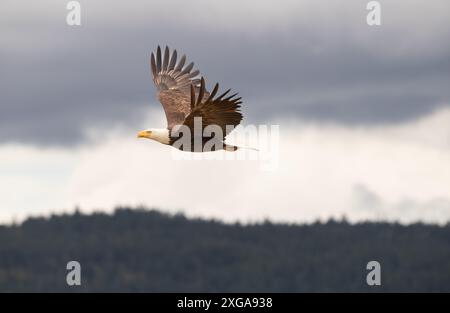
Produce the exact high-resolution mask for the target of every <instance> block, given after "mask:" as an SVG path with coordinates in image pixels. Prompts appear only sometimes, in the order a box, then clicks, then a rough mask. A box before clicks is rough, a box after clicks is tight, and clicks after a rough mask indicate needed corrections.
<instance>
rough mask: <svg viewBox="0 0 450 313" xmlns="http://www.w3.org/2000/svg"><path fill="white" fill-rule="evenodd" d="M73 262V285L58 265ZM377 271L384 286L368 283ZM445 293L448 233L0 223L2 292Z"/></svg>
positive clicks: (205, 224) (135, 214) (93, 219)
mask: <svg viewBox="0 0 450 313" xmlns="http://www.w3.org/2000/svg"><path fill="white" fill-rule="evenodd" d="M71 260H76V261H78V262H79V263H80V264H81V269H82V270H81V281H82V284H81V286H76V287H69V286H68V285H67V284H66V274H67V272H68V271H67V270H66V264H67V262H69V261H71ZM371 260H376V261H378V262H380V264H381V277H382V286H375V287H369V286H367V284H366V274H367V273H368V271H367V270H366V264H367V263H368V262H369V261H371ZM14 291H25V292H35V291H43V292H47V291H63V292H66V291H69V292H70V291H78V292H88V291H113V292H117V291H123V292H137V291H149V292H204V291H206V292H215V291H220V292H317V291H325V292H336V291H340V292H346V291H363V292H377V291H402V292H404V291H450V226H445V227H439V226H430V225H421V224H415V225H410V226H401V225H397V224H387V223H363V224H358V225H350V224H348V223H346V222H333V221H330V222H328V223H316V224H312V225H304V226H299V225H282V224H271V223H263V224H258V225H248V226H243V225H239V224H234V225H226V224H222V223H219V222H215V221H204V220H195V219H187V218H185V217H184V216H181V215H177V216H168V215H165V214H162V213H159V212H157V211H145V210H129V209H121V210H117V211H116V212H115V213H114V214H113V215H106V214H93V215H82V214H79V213H76V214H74V215H63V216H53V217H51V218H31V219H28V220H27V221H25V222H24V223H22V224H20V225H14V226H0V292H14Z"/></svg>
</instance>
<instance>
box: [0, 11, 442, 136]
mask: <svg viewBox="0 0 450 313" xmlns="http://www.w3.org/2000/svg"><path fill="white" fill-rule="evenodd" d="M89 21H92V22H89ZM102 21H103V20H100V21H95V20H94V19H93V18H92V17H90V20H88V21H87V22H85V23H84V24H83V26H81V27H79V28H76V27H72V28H70V27H68V26H67V25H65V24H64V23H61V21H60V20H59V19H55V18H49V19H48V20H45V22H41V23H37V22H30V24H29V25H27V24H21V25H20V26H18V25H10V26H9V27H7V28H5V29H4V30H3V35H5V34H6V35H8V38H9V39H7V40H6V43H7V44H6V45H3V46H2V47H1V48H0V56H1V59H0V65H1V72H0V75H1V76H0V80H1V87H0V92H1V95H0V99H1V106H0V143H4V142H10V141H12V142H17V141H19V142H28V143H36V144H73V143H76V142H79V141H80V140H83V133H84V131H85V129H86V128H88V127H94V126H97V127H104V128H105V131H107V129H108V127H111V126H112V125H116V124H123V125H127V124H129V125H133V124H136V123H138V122H139V121H141V120H142V119H143V118H144V116H145V113H146V112H147V110H148V109H149V107H150V105H153V106H154V107H157V106H158V103H157V101H156V99H155V98H154V87H153V84H152V82H151V79H150V71H149V54H150V51H152V50H153V49H155V47H156V45H157V44H161V45H164V44H169V45H170V46H171V47H175V48H177V49H178V51H179V53H186V54H187V56H188V59H189V60H192V61H195V62H196V66H198V67H199V69H200V70H201V71H202V73H203V74H204V75H205V76H206V78H207V83H208V84H209V85H210V86H211V85H212V84H213V83H215V82H216V81H217V82H219V83H221V84H223V85H222V86H223V88H232V89H233V90H236V91H238V92H240V94H241V95H242V96H243V97H244V100H245V107H244V113H246V116H247V122H256V123H265V122H268V121H270V120H271V119H272V118H280V117H281V118H282V117H301V118H304V119H305V118H306V119H313V120H317V121H333V122H337V123H345V124H349V125H353V124H363V125H366V124H368V125H369V124H378V123H396V122H401V121H405V120H408V119H413V118H417V117H420V116H422V115H424V114H427V113H430V112H431V111H432V110H434V109H436V108H438V107H439V106H443V105H448V103H449V99H450V90H449V88H448V86H450V58H449V57H448V56H449V51H450V48H449V44H448V40H447V41H441V40H440V39H439V38H437V39H436V40H435V41H434V43H435V45H433V46H426V47H424V46H423V45H422V46H421V45H419V44H418V45H417V49H419V50H420V49H422V50H423V52H421V51H419V52H418V51H414V50H407V51H404V52H402V53H401V54H400V56H399V55H398V54H395V53H393V50H392V49H390V47H389V46H388V44H389V41H387V40H385V38H386V37H389V36H390V33H389V30H390V29H389V26H386V28H385V29H382V30H378V33H374V32H373V30H368V31H367V34H366V36H367V37H369V38H368V39H367V40H363V41H362V43H361V41H359V42H355V40H354V39H353V38H352V37H351V36H348V34H346V33H345V32H344V30H342V29H339V28H337V29H334V27H332V26H329V27H325V30H324V29H320V27H322V28H323V26H320V27H319V28H318V29H317V30H316V29H315V27H314V25H309V26H305V25H301V24H299V25H294V24H293V25H290V27H288V28H286V29H281V28H277V29H273V30H268V31H264V32H263V34H261V33H260V32H259V33H257V34H252V31H251V29H250V31H249V30H247V31H240V30H239V29H218V28H215V27H214V25H203V26H201V27H200V26H198V25H197V26H196V25H190V24H187V23H185V22H183V21H179V22H178V23H172V24H171V25H167V24H166V23H161V19H159V20H153V21H152V20H149V21H147V22H145V23H134V24H133V23H131V24H130V23H128V22H129V20H127V21H128V22H121V21H120V19H119V20H118V21H115V22H114V23H112V22H111V23H109V24H102ZM208 26H211V27H208ZM257 26H258V25H254V27H255V29H256V28H257ZM249 27H250V28H251V27H252V26H249ZM357 27H358V28H364V27H367V26H366V25H361V24H359V25H357ZM380 32H385V35H386V37H383V36H380ZM405 36H407V34H405ZM403 40H404V39H403ZM391 43H392V41H391ZM406 43H407V44H408V45H409V46H412V47H414V46H415V45H414V42H408V41H407V40H406ZM394 52H395V51H394Z"/></svg>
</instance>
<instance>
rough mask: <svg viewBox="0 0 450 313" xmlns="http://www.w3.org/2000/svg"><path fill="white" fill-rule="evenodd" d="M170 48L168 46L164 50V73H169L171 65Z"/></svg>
mask: <svg viewBox="0 0 450 313" xmlns="http://www.w3.org/2000/svg"><path fill="white" fill-rule="evenodd" d="M169 57H170V54H169V47H168V46H166V48H165V49H164V58H163V66H162V70H163V71H167V66H168V65H169Z"/></svg>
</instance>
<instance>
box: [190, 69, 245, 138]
mask: <svg viewBox="0 0 450 313" xmlns="http://www.w3.org/2000/svg"><path fill="white" fill-rule="evenodd" d="M218 90H219V84H216V85H215V86H214V89H213V91H212V92H211V94H210V95H209V96H208V97H207V98H206V99H205V92H206V91H205V80H204V79H203V77H202V78H201V82H200V88H199V92H198V95H196V92H195V88H194V86H191V101H190V105H191V112H190V113H189V115H188V116H187V117H186V119H185V120H184V123H183V125H186V126H188V127H189V128H190V129H191V130H192V129H194V118H195V117H201V118H202V130H203V129H204V128H205V127H207V126H209V125H217V126H219V127H220V128H221V129H222V134H223V138H224V139H225V136H226V135H228V134H229V133H230V132H231V131H232V130H233V128H234V127H236V126H237V125H239V123H240V122H241V121H242V113H241V112H240V107H241V106H240V104H241V103H242V101H241V98H236V96H237V93H235V94H233V95H231V96H228V97H226V98H225V96H227V94H228V93H229V92H230V89H228V90H227V91H225V92H224V93H223V94H221V95H220V96H218V97H216V94H217V91H218ZM227 126H228V127H227Z"/></svg>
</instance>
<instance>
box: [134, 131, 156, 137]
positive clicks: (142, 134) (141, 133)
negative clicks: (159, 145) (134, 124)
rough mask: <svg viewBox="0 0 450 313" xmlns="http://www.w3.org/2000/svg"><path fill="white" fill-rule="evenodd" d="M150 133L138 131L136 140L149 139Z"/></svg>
mask: <svg viewBox="0 0 450 313" xmlns="http://www.w3.org/2000/svg"><path fill="white" fill-rule="evenodd" d="M151 133H152V132H151V131H149V130H143V131H140V132H139V133H138V134H137V137H138V138H150V135H151Z"/></svg>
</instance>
